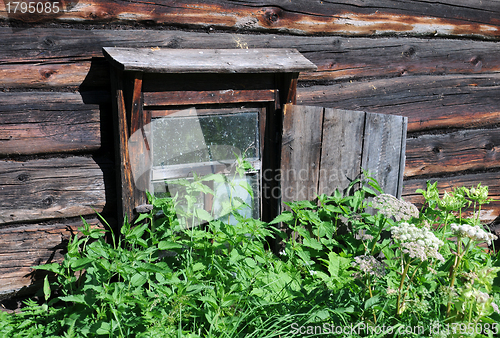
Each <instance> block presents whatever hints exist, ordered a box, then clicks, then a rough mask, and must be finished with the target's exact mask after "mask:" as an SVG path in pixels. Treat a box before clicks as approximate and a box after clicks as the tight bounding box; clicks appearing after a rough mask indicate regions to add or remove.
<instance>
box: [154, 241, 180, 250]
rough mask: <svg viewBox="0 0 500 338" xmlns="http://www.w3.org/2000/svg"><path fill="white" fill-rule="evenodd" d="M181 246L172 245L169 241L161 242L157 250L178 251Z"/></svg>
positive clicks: (177, 244)
mask: <svg viewBox="0 0 500 338" xmlns="http://www.w3.org/2000/svg"><path fill="white" fill-rule="evenodd" d="M180 248H182V245H180V244H179V243H174V242H170V241H161V242H159V243H158V249H160V250H172V249H180Z"/></svg>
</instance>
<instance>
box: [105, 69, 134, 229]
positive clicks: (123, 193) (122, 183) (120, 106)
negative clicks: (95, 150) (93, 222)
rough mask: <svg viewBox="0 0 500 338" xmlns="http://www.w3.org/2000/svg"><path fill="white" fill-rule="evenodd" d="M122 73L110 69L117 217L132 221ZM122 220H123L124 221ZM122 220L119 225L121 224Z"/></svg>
mask: <svg viewBox="0 0 500 338" xmlns="http://www.w3.org/2000/svg"><path fill="white" fill-rule="evenodd" d="M123 79H124V76H123V72H122V71H119V70H117V69H115V68H114V67H111V96H112V105H113V121H114V136H115V168H116V186H117V188H118V189H117V192H118V196H119V198H118V215H119V216H120V217H124V218H125V217H126V218H127V219H128V220H131V219H132V217H133V216H132V215H133V210H134V208H135V207H136V205H135V201H134V195H133V191H134V185H133V184H134V183H133V178H132V169H131V165H130V158H129V151H128V138H129V125H130V121H128V118H127V110H126V108H125V107H126V106H125V94H124V85H125V84H124V80H123ZM124 218H123V219H124ZM123 219H122V218H120V219H119V221H118V222H119V224H122V221H123Z"/></svg>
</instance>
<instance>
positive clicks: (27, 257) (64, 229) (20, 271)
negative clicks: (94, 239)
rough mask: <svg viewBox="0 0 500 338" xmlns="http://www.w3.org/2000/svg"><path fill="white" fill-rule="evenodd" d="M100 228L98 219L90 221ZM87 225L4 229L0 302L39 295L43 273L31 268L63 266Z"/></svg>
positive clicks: (1, 232) (70, 222) (74, 223)
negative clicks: (69, 247) (72, 242)
mask: <svg viewBox="0 0 500 338" xmlns="http://www.w3.org/2000/svg"><path fill="white" fill-rule="evenodd" d="M86 221H87V223H89V224H90V225H91V226H99V224H100V223H99V221H98V220H97V218H96V217H91V218H89V219H87V220H86ZM82 225H83V222H82V220H81V219H79V218H76V219H68V220H62V221H61V220H60V221H56V222H51V223H38V224H16V226H13V227H0V238H1V239H2V245H0V269H1V271H2V273H1V274H0V299H3V298H7V297H11V296H13V295H14V294H16V293H17V294H18V295H19V294H23V293H24V294H27V293H32V292H35V291H36V289H37V287H38V286H40V282H43V278H39V277H40V276H43V272H42V271H39V272H37V271H36V270H33V269H32V268H31V267H32V266H35V265H40V264H46V263H51V262H60V261H61V260H62V258H63V254H64V252H65V250H66V246H67V244H68V241H69V240H70V239H71V236H73V235H75V234H77V233H78V230H77V229H78V228H79V227H81V226H82Z"/></svg>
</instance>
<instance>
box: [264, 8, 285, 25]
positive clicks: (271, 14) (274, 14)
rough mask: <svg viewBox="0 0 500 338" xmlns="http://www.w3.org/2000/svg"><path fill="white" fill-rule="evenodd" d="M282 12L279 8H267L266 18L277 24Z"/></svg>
mask: <svg viewBox="0 0 500 338" xmlns="http://www.w3.org/2000/svg"><path fill="white" fill-rule="evenodd" d="M281 14H282V10H281V9H279V8H266V9H265V10H264V18H266V20H267V21H268V22H269V23H271V24H275V23H276V22H278V20H279V19H280V17H281Z"/></svg>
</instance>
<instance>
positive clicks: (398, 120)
mask: <svg viewBox="0 0 500 338" xmlns="http://www.w3.org/2000/svg"><path fill="white" fill-rule="evenodd" d="M406 126H407V118H406V117H402V116H395V115H383V114H373V113H366V112H361V111H348V110H339V109H332V108H322V107H314V106H296V105H285V108H284V114H283V137H282V144H281V157H282V161H281V190H282V202H287V201H297V200H312V199H314V198H315V197H316V195H319V194H323V193H324V194H327V195H330V194H332V193H333V192H334V191H335V189H337V188H338V189H340V190H342V189H345V188H346V187H347V186H348V185H349V183H350V181H352V180H354V179H355V178H356V177H358V175H359V174H360V173H361V171H362V169H364V170H366V171H368V172H369V173H370V174H371V175H372V176H373V177H374V178H375V179H376V180H377V181H378V182H379V184H380V186H381V187H382V189H383V190H384V192H386V193H389V194H392V195H394V196H397V197H400V196H401V191H402V181H403V171H404V163H405V145H406Z"/></svg>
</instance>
